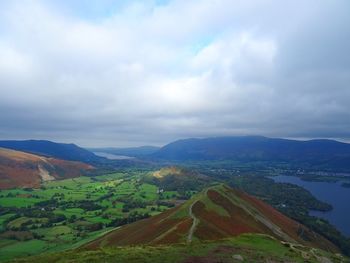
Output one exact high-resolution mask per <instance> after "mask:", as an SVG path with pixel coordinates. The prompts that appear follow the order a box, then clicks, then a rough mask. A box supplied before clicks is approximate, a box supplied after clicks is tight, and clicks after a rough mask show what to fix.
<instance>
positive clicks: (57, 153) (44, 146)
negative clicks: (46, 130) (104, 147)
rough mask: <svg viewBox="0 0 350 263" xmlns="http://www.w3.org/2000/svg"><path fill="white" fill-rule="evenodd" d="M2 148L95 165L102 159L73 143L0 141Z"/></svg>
mask: <svg viewBox="0 0 350 263" xmlns="http://www.w3.org/2000/svg"><path fill="white" fill-rule="evenodd" d="M0 147H2V148H7V149H12V150H17V151H23V152H29V153H33V154H38V155H43V156H46V157H55V158H58V159H63V160H69V161H81V162H86V163H93V162H96V161H98V160H100V159H101V157H98V156H96V155H95V154H93V153H92V152H90V151H88V150H86V149H84V148H81V147H79V146H77V145H75V144H73V143H56V142H52V141H47V140H3V141H0Z"/></svg>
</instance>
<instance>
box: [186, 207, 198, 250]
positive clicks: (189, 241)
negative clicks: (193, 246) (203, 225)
mask: <svg viewBox="0 0 350 263" xmlns="http://www.w3.org/2000/svg"><path fill="white" fill-rule="evenodd" d="M195 203H197V201H194V202H193V203H192V204H191V206H190V208H189V210H188V213H189V215H190V217H191V218H192V226H191V228H190V231H188V236H187V242H188V243H191V242H192V237H193V233H194V231H195V230H196V227H197V225H198V223H199V219H198V218H197V217H196V216H195V215H194V214H193V211H192V208H193V206H194V205H195Z"/></svg>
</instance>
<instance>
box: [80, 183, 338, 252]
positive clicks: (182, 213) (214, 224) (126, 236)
mask: <svg viewBox="0 0 350 263" xmlns="http://www.w3.org/2000/svg"><path fill="white" fill-rule="evenodd" d="M245 233H256V234H266V235H269V236H272V237H274V238H276V239H277V240H280V241H283V242H288V243H293V244H294V243H297V244H302V245H306V246H310V247H315V248H321V249H325V250H327V251H332V252H337V251H338V249H337V248H336V247H335V246H334V245H333V244H332V243H330V242H329V241H328V240H326V239H324V238H323V237H321V236H320V235H318V234H316V233H314V232H312V231H310V230H309V229H308V228H306V227H305V226H303V225H301V224H299V223H297V222H295V221H293V220H291V219H289V218H287V217H286V216H284V215H282V214H281V213H279V212H278V211H276V210H275V209H273V208H272V207H270V206H269V205H267V204H265V203H263V202H262V201H260V200H258V199H256V198H254V197H252V196H249V195H247V194H245V193H243V192H241V191H238V190H234V189H231V188H229V187H227V186H225V185H217V186H213V187H210V188H209V189H207V190H204V191H202V192H201V193H199V194H197V195H195V196H194V197H193V198H192V199H190V200H189V201H187V202H185V203H183V204H182V205H180V206H178V207H176V208H174V209H170V210H168V211H165V212H163V213H162V214H159V215H157V216H154V217H151V218H148V219H145V220H141V221H138V222H135V223H133V224H129V225H126V226H123V227H121V228H119V229H116V230H114V231H112V232H110V233H108V234H107V235H105V236H103V237H101V238H99V239H97V240H95V241H93V242H91V243H89V244H88V245H87V246H86V248H87V249H97V248H100V247H110V246H113V247H115V246H125V245H144V244H148V245H161V244H162V245H164V244H175V243H182V242H187V243H191V242H195V241H208V240H220V239H224V238H231V237H235V236H239V235H241V234H245Z"/></svg>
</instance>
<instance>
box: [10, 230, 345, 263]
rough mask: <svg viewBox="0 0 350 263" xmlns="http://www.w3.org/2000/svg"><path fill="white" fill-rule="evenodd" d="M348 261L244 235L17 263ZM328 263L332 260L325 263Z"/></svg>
mask: <svg viewBox="0 0 350 263" xmlns="http://www.w3.org/2000/svg"><path fill="white" fill-rule="evenodd" d="M235 256H236V257H238V256H241V257H242V258H243V259H244V262H267V260H270V261H269V262H306V261H307V262H310V263H312V262H315V263H316V262H320V260H326V259H330V260H332V262H347V261H346V259H345V258H343V257H341V256H340V255H334V254H329V253H326V252H323V251H320V250H315V249H310V248H306V247H302V246H299V247H297V248H291V247H289V246H287V245H283V244H282V243H281V242H279V241H277V240H276V239H273V238H271V237H269V236H266V235H258V234H244V235H241V236H239V237H235V238H230V239H224V240H220V241H207V242H193V243H191V244H184V243H182V244H176V245H168V246H164V245H163V246H134V247H128V246H127V247H118V248H103V249H100V250H95V251H85V250H80V251H79V250H78V251H76V250H75V251H66V252H61V253H54V254H44V255H40V256H36V257H31V258H26V259H20V260H16V261H15V262H21V263H24V262H36V263H41V262H105V263H107V262H115V263H117V262H121V263H122V262H123V263H124V262H130V263H138V262H140V263H141V262H144V263H147V262H150V263H158V262H159V263H163V262H169V263H171V262H172V263H180V262H238V261H237V260H236V259H235V258H234V257H235ZM323 262H328V261H323Z"/></svg>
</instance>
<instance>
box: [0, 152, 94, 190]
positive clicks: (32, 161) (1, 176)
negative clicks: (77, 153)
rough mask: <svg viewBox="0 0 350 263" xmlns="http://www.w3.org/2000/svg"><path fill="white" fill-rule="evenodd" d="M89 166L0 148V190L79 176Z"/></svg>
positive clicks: (90, 167)
mask: <svg viewBox="0 0 350 263" xmlns="http://www.w3.org/2000/svg"><path fill="white" fill-rule="evenodd" d="M92 169H94V168H93V167H92V166H91V165H88V164H85V163H81V162H76V161H65V160H59V159H56V158H51V157H43V156H39V155H35V154H31V153H25V152H20V151H15V150H10V149H4V148H0V189H8V188H14V187H28V188H32V187H40V184H41V183H42V182H45V181H52V180H57V179H66V178H72V177H78V176H81V175H83V174H85V173H87V172H88V171H90V170H92Z"/></svg>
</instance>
